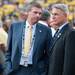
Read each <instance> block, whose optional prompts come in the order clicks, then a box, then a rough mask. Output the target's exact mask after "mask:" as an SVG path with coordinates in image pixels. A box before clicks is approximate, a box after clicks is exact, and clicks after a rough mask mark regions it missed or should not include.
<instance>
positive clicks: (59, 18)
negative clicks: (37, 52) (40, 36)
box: [48, 4, 75, 75]
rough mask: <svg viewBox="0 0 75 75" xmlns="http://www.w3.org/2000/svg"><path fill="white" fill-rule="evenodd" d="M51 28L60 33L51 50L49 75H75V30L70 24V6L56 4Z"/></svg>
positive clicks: (53, 7) (52, 11)
mask: <svg viewBox="0 0 75 75" xmlns="http://www.w3.org/2000/svg"><path fill="white" fill-rule="evenodd" d="M51 13H52V16H51V26H53V27H54V28H55V29H56V30H57V29H59V30H58V32H57V33H56V34H55V35H54V41H53V44H52V46H51V48H50V61H49V70H48V75H75V70H74V68H75V45H74V44H75V30H73V29H72V28H71V25H70V24H69V22H68V19H67V16H68V6H67V5H65V4H54V5H53V6H52V10H51Z"/></svg>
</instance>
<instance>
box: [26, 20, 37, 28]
mask: <svg viewBox="0 0 75 75" xmlns="http://www.w3.org/2000/svg"><path fill="white" fill-rule="evenodd" d="M29 26H30V24H29V22H28V21H26V28H27V27H29ZM34 27H36V24H34V25H32V28H34Z"/></svg>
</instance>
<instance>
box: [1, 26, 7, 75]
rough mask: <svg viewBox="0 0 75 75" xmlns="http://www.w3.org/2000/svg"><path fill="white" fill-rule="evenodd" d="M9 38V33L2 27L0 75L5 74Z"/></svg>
mask: <svg viewBox="0 0 75 75" xmlns="http://www.w3.org/2000/svg"><path fill="white" fill-rule="evenodd" d="M7 38H8V35H7V33H6V32H5V30H4V29H3V28H2V27H0V75H5V68H6V65H5V52H6V47H7Z"/></svg>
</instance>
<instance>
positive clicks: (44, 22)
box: [38, 9, 50, 26]
mask: <svg viewBox="0 0 75 75" xmlns="http://www.w3.org/2000/svg"><path fill="white" fill-rule="evenodd" d="M49 18H50V13H49V11H48V10H46V9H44V10H43V12H42V16H41V18H40V20H39V22H38V23H40V24H42V25H45V26H48V24H49Z"/></svg>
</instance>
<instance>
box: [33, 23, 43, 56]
mask: <svg viewBox="0 0 75 75" xmlns="http://www.w3.org/2000/svg"><path fill="white" fill-rule="evenodd" d="M42 32H43V31H42V29H41V28H40V27H39V25H38V24H37V25H36V30H35V40H34V46H33V55H34V54H35V52H36V50H37V47H38V44H39V41H40V38H41V35H42Z"/></svg>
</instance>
